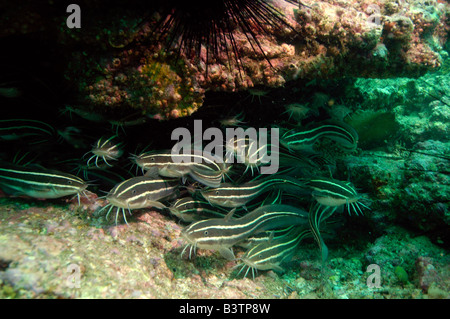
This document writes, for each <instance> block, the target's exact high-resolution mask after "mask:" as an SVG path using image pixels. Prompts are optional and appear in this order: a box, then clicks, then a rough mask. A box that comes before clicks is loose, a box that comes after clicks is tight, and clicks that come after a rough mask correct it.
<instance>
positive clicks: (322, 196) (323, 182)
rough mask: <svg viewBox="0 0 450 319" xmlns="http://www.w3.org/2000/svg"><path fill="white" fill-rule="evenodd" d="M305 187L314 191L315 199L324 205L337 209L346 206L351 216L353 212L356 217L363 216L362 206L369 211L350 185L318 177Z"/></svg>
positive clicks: (307, 182) (309, 180) (307, 181)
mask: <svg viewBox="0 0 450 319" xmlns="http://www.w3.org/2000/svg"><path fill="white" fill-rule="evenodd" d="M305 185H306V186H307V187H309V188H310V189H311V190H312V196H313V197H314V199H315V200H316V201H317V202H318V203H320V204H322V205H324V206H331V207H334V208H337V207H339V206H342V205H346V206H347V209H348V212H349V214H351V210H352V209H353V211H354V212H355V213H356V215H358V213H359V214H363V212H362V210H361V207H359V206H360V205H361V206H363V207H365V208H367V209H369V207H367V206H366V205H364V204H363V203H362V202H360V201H359V200H360V198H361V195H359V194H358V192H357V191H356V190H355V189H354V188H353V187H352V186H351V185H350V183H345V182H342V181H339V180H336V179H331V178H325V177H316V178H311V179H308V180H305Z"/></svg>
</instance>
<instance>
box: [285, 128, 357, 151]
mask: <svg viewBox="0 0 450 319" xmlns="http://www.w3.org/2000/svg"><path fill="white" fill-rule="evenodd" d="M322 138H328V139H330V140H333V141H335V142H336V143H337V144H338V145H339V146H340V148H341V149H343V150H344V151H347V152H352V151H354V150H355V149H356V147H357V145H358V133H357V132H356V131H355V129H354V128H353V127H351V126H350V125H348V124H346V123H344V122H338V121H325V122H323V123H319V124H316V125H314V126H313V127H311V128H309V129H305V130H298V129H292V130H289V131H287V132H285V133H284V134H283V135H282V136H281V138H280V144H281V145H284V146H285V147H287V148H288V149H289V150H309V151H311V150H312V147H313V145H314V144H315V143H316V142H317V141H318V140H319V139H322Z"/></svg>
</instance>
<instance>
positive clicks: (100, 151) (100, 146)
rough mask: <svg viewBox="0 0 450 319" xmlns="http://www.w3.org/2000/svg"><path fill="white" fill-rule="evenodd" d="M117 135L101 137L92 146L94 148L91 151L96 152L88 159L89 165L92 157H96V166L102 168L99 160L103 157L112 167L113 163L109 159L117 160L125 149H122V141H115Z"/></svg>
mask: <svg viewBox="0 0 450 319" xmlns="http://www.w3.org/2000/svg"><path fill="white" fill-rule="evenodd" d="M115 137H116V136H112V137H110V138H108V139H106V138H104V137H101V138H100V139H99V140H98V141H97V142H96V143H95V144H94V146H93V147H92V150H91V151H90V153H92V154H94V155H92V156H91V157H90V158H89V159H88V161H87V166H90V162H91V160H92V159H94V158H95V166H96V167H98V168H100V167H99V166H98V160H99V159H102V160H103V162H105V164H106V165H108V166H109V167H112V166H113V165H112V164H110V163H109V162H108V161H117V159H118V158H119V157H120V156H122V153H123V151H122V150H121V149H120V144H121V143H115V142H114V141H113V139H114V138H115Z"/></svg>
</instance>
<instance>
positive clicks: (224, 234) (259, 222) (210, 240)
mask: <svg viewBox="0 0 450 319" xmlns="http://www.w3.org/2000/svg"><path fill="white" fill-rule="evenodd" d="M234 212H235V209H233V210H231V211H230V213H228V215H227V216H225V217H224V218H212V219H207V220H201V221H198V222H195V223H192V224H191V225H189V226H187V227H186V228H184V229H183V230H182V232H181V235H182V237H183V238H184V239H185V240H186V241H187V243H188V244H187V245H186V247H185V248H184V249H183V251H182V252H181V255H183V253H184V251H185V250H186V249H187V248H188V247H189V248H190V249H189V258H190V257H191V254H192V252H193V251H194V253H195V251H196V249H197V248H202V249H212V250H218V251H219V252H220V254H221V255H222V256H223V257H225V258H226V259H228V260H233V259H234V253H233V251H232V246H234V245H236V244H237V243H239V242H240V241H243V240H245V239H246V238H248V237H249V236H251V235H253V234H256V233H259V232H262V231H266V230H268V229H275V228H280V227H287V226H290V225H303V224H305V223H307V222H308V221H307V218H308V213H307V212H305V211H303V210H302V209H299V208H296V207H293V206H289V205H281V204H279V205H278V204H277V205H266V206H262V207H259V208H257V209H255V210H253V211H251V212H250V213H247V214H246V215H244V216H243V217H240V218H236V219H233V218H232V216H233V214H234Z"/></svg>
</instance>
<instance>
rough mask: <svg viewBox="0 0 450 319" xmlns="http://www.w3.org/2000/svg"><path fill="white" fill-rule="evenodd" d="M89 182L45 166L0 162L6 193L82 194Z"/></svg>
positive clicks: (1, 183)
mask: <svg viewBox="0 0 450 319" xmlns="http://www.w3.org/2000/svg"><path fill="white" fill-rule="evenodd" d="M87 186H88V184H87V183H86V182H85V181H83V180H82V179H81V178H79V177H77V176H74V175H71V174H68V173H64V172H60V171H56V170H50V169H46V168H43V167H31V165H29V166H20V165H15V164H10V163H6V162H1V163H0V187H1V188H2V190H3V191H4V192H5V193H8V194H10V195H15V196H20V195H26V196H30V197H33V198H60V197H64V196H68V195H77V196H78V202H80V194H84V190H85V189H86V188H87Z"/></svg>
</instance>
